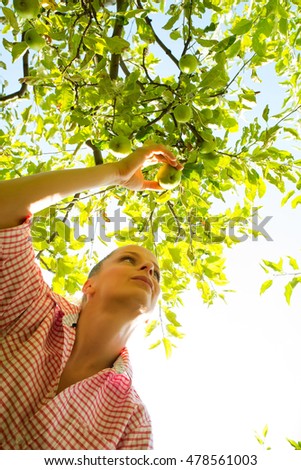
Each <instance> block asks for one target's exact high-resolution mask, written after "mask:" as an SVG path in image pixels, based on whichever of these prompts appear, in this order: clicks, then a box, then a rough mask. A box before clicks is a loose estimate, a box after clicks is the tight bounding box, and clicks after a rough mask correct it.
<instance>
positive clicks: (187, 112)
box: [174, 104, 192, 122]
mask: <svg viewBox="0 0 301 470" xmlns="http://www.w3.org/2000/svg"><path fill="white" fill-rule="evenodd" d="M174 116H175V118H176V121H178V122H187V121H190V119H191V118H192V109H191V108H190V107H189V106H187V104H178V106H176V108H175V109H174Z"/></svg>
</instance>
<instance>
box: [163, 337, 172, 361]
mask: <svg viewBox="0 0 301 470" xmlns="http://www.w3.org/2000/svg"><path fill="white" fill-rule="evenodd" d="M162 341H163V345H164V349H165V355H166V358H167V359H169V358H170V357H171V355H172V344H171V341H170V340H169V339H168V338H163V340H162Z"/></svg>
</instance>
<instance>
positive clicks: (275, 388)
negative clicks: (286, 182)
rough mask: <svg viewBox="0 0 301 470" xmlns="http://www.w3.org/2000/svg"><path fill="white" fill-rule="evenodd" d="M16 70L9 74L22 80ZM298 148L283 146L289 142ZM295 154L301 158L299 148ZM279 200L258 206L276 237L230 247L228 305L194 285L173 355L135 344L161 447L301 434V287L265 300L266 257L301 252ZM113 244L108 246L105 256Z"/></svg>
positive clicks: (297, 223)
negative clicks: (210, 299) (209, 302)
mask: <svg viewBox="0 0 301 470" xmlns="http://www.w3.org/2000/svg"><path fill="white" fill-rule="evenodd" d="M166 66H167V67H170V64H169V63H166ZM15 69H16V66H15V67H13V68H11V69H10V71H9V73H10V75H11V77H13V76H14V77H15V78H16V77H18V76H20V74H19V72H17V73H16V72H15ZM265 70H267V71H268V73H266V72H265V71H262V76H263V77H265V80H264V83H262V84H256V86H254V88H256V89H260V90H261V91H262V93H261V95H260V97H258V100H259V102H258V107H257V108H256V114H261V112H260V111H258V109H261V110H262V109H263V108H264V106H265V104H266V103H267V102H269V103H270V105H271V107H272V114H273V112H274V113H276V112H279V111H280V105H279V107H278V108H277V101H278V100H277V99H276V98H275V97H277V96H279V90H278V89H276V88H275V85H276V84H275V81H274V77H273V75H272V70H271V68H270V67H266V69H265ZM169 73H170V69H169ZM1 74H2V76H4V71H1ZM5 75H6V74H5ZM12 89H14V80H12ZM278 103H279V104H280V100H279V101H278ZM293 145H294V143H293V142H288V143H286V144H285V143H283V148H293ZM296 157H297V158H301V157H300V151H297V152H296ZM282 197H283V195H281V194H280V193H279V192H278V191H276V190H274V189H273V188H269V189H268V192H267V195H266V196H265V198H264V199H263V200H261V201H259V203H258V205H263V209H262V211H261V216H262V217H263V218H264V217H266V216H272V219H271V221H270V222H269V223H268V224H267V225H266V227H265V228H266V230H267V231H268V233H269V234H270V236H271V237H272V239H273V241H269V242H268V241H266V240H265V239H264V238H263V237H261V238H260V239H259V240H258V241H252V240H250V239H249V240H247V241H245V242H243V243H241V244H239V245H237V246H235V247H234V248H233V249H232V250H226V254H227V271H226V272H227V276H228V279H229V280H230V284H229V289H235V290H236V291H237V292H236V293H229V294H228V297H227V302H228V303H227V305H226V304H224V303H223V302H222V301H220V302H217V303H216V304H215V305H213V306H212V307H210V308H208V307H207V306H205V305H204V304H203V301H202V298H201V294H200V293H199V292H198V291H197V290H196V289H191V290H190V291H189V292H187V293H186V294H185V295H184V296H183V300H184V305H185V307H183V308H179V309H178V310H177V313H178V317H179V321H180V322H181V323H182V325H183V328H182V330H183V331H184V332H185V334H186V336H185V338H184V339H183V340H180V341H177V346H178V347H177V349H174V352H173V355H172V357H171V359H169V360H166V359H165V355H164V351H163V349H162V348H157V349H155V350H151V351H150V350H148V345H149V344H150V343H151V338H149V339H147V340H145V339H144V332H143V331H140V332H138V331H137V332H136V333H135V336H134V337H133V338H132V340H131V342H130V344H129V349H130V352H131V359H132V363H133V367H134V383H135V386H136V389H137V391H138V393H139V395H140V396H141V398H142V399H143V400H144V402H145V403H146V405H147V407H148V410H149V412H150V414H151V416H152V420H153V430H154V438H155V447H156V449H157V450H158V451H160V450H164V451H165V450H167V449H179V448H181V449H182V450H185V451H186V450H187V451H189V450H191V451H193V452H194V453H198V452H197V451H203V450H204V449H209V448H215V451H220V450H222V449H227V450H230V449H233V450H237V449H245V450H246V449H247V450H250V449H255V450H256V449H258V447H259V444H257V441H256V439H255V437H254V432H255V431H257V432H258V433H259V434H260V435H261V431H262V429H263V427H264V426H265V425H266V424H268V426H269V432H268V435H267V440H266V445H267V446H271V447H272V449H281V448H287V447H290V446H289V444H288V443H287V442H286V437H288V438H291V439H293V440H300V439H301V402H300V396H301V378H300V356H301V343H300V330H301V315H300V297H301V288H300V286H298V287H296V289H295V292H294V293H293V295H292V302H291V306H290V307H288V306H287V304H286V302H285V299H284V294H283V289H284V284H285V282H288V280H290V278H291V276H286V277H280V276H279V277H274V278H273V279H274V284H273V286H272V287H271V288H270V289H269V290H268V291H267V292H266V293H265V294H263V296H259V289H260V286H261V284H262V282H264V281H265V280H267V279H269V277H268V276H267V275H266V274H265V273H264V271H263V270H262V268H261V267H260V266H259V263H260V260H261V259H262V258H264V259H268V260H273V261H278V260H279V258H280V256H283V257H285V256H286V255H290V256H293V257H295V258H297V259H299V260H300V258H301V257H300V254H301V251H300V248H301V247H300V238H301V237H300V232H301V217H300V216H301V208H300V205H299V206H298V207H297V209H295V210H292V209H291V208H290V205H289V203H288V204H287V205H286V206H284V207H283V208H281V209H280V201H281V199H282ZM232 202H233V201H231V203H232ZM107 215H108V217H110V212H109V211H108V214H107ZM115 247H116V246H115V244H114V243H112V245H109V246H108V247H107V248H105V247H104V246H103V245H101V250H102V254H103V256H105V255H106V254H107V253H108V252H110V251H111V250H112V249H114V248H115ZM155 315H156V312H155V313H154V316H155ZM154 334H156V333H154ZM199 453H200V452H199Z"/></svg>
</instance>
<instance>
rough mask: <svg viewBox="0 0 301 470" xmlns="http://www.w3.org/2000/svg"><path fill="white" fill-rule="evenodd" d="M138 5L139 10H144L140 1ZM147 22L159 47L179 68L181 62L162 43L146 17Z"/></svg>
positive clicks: (138, 0)
mask: <svg viewBox="0 0 301 470" xmlns="http://www.w3.org/2000/svg"><path fill="white" fill-rule="evenodd" d="M137 5H138V7H139V8H141V9H142V10H143V5H142V3H141V1H140V0H137ZM145 21H146V23H147V24H148V26H149V27H150V29H151V30H152V33H153V35H154V38H155V40H156V42H157V43H158V44H159V46H160V47H161V49H163V51H164V52H165V54H166V55H168V57H169V58H170V59H171V60H172V61H173V62H174V63H175V64H176V66H177V67H178V66H179V61H178V59H177V58H176V57H175V56H174V55H173V53H172V52H171V50H170V49H168V47H167V46H165V44H164V42H163V41H161V39H160V38H159V36H157V34H156V33H155V30H154V28H153V26H152V20H151V19H150V18H149V17H148V16H147V15H146V16H145Z"/></svg>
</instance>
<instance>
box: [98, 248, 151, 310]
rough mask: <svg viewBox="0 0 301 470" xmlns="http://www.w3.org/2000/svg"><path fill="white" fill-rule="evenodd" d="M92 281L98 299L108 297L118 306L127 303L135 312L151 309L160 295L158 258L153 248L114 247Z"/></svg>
mask: <svg viewBox="0 0 301 470" xmlns="http://www.w3.org/2000/svg"><path fill="white" fill-rule="evenodd" d="M138 277H140V278H144V280H143V279H137V278H138ZM91 282H92V283H93V286H94V288H95V295H96V296H97V298H98V299H99V301H103V300H104V299H105V301H106V302H111V303H112V305H116V308H118V305H120V306H122V307H124V306H126V307H128V309H129V311H133V312H137V311H138V312H139V313H147V312H151V311H152V310H153V309H154V307H155V305H156V303H157V300H158V297H159V295H160V270H159V267H158V262H157V259H156V257H155V256H154V254H153V253H152V252H151V251H149V250H147V249H146V248H144V247H141V246H136V245H127V246H124V247H121V248H118V249H117V250H115V252H114V253H113V254H112V255H111V256H110V257H109V258H108V259H106V260H105V261H104V262H103V265H102V267H101V270H100V271H99V273H97V274H96V275H95V276H93V277H92V278H91ZM107 305H108V304H107Z"/></svg>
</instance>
